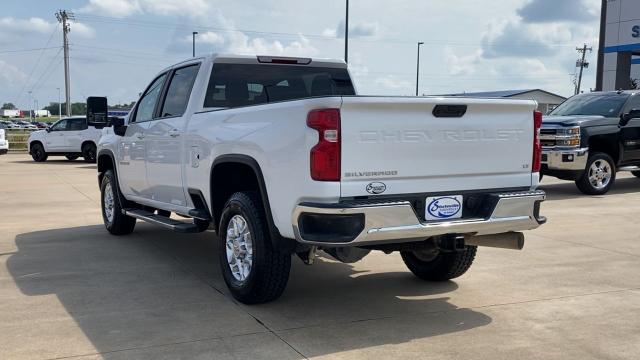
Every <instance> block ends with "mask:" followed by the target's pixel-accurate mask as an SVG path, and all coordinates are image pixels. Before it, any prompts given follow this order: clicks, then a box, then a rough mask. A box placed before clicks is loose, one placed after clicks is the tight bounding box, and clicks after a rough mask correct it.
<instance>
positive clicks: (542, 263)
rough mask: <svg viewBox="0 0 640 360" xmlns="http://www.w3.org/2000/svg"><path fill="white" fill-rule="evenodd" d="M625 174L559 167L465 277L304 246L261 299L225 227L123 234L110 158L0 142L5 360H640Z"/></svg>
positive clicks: (634, 229)
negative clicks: (517, 243)
mask: <svg viewBox="0 0 640 360" xmlns="http://www.w3.org/2000/svg"><path fill="white" fill-rule="evenodd" d="M59 159H64V158H59ZM619 175H620V179H619V181H618V183H617V185H616V186H615V187H614V190H613V191H612V193H611V194H609V195H607V196H601V197H586V196H582V195H580V194H579V193H578V191H577V189H576V188H575V186H574V185H573V183H570V182H562V181H556V180H552V179H545V181H544V184H543V186H542V188H543V189H544V190H546V191H547V193H548V197H549V199H548V201H547V202H545V203H544V204H543V214H544V215H546V216H547V217H548V218H549V223H548V224H547V225H545V226H544V227H542V228H540V229H538V230H536V231H533V232H529V233H527V242H526V245H525V249H524V250H523V251H520V252H516V251H509V250H500V249H489V248H480V249H479V251H478V257H477V259H476V262H475V264H474V266H473V267H472V268H471V270H470V271H469V272H468V273H467V274H466V275H465V276H463V277H461V278H459V279H456V280H455V281H450V282H446V283H426V282H422V281H419V280H418V279H416V278H415V277H413V276H412V275H411V273H409V271H408V270H406V268H405V267H404V265H403V263H402V261H401V260H400V257H399V256H398V255H397V254H393V255H384V254H382V253H373V254H372V255H371V256H369V257H367V258H365V259H364V260H363V261H361V262H359V263H356V264H353V265H346V264H340V263H336V262H334V261H331V260H329V259H328V258H320V259H319V260H318V261H317V263H316V264H315V265H313V266H305V265H303V264H302V263H301V262H300V261H297V260H296V261H294V266H293V268H292V272H291V278H290V282H289V286H288V288H287V290H286V291H285V293H284V295H283V296H282V298H281V299H279V300H278V301H276V302H274V303H270V304H266V305H260V306H245V305H241V304H239V303H237V302H235V301H234V300H232V298H231V296H230V295H229V294H228V292H227V290H226V288H225V286H224V282H223V280H222V278H221V276H220V275H219V272H218V261H217V255H216V252H215V250H214V242H215V241H216V238H215V236H214V235H213V234H211V233H204V234H198V235H180V234H174V233H170V232H166V231H164V230H162V229H159V228H157V227H154V226H152V225H147V224H143V223H138V226H137V228H136V231H135V232H134V234H132V235H131V236H128V237H120V238H118V237H113V236H110V235H108V234H107V232H106V231H105V229H104V227H103V225H102V220H101V217H100V198H99V190H98V187H97V181H96V170H95V166H94V165H91V164H85V163H83V162H81V161H76V162H68V161H62V160H58V158H55V157H54V158H50V161H48V162H46V163H34V162H32V161H31V159H30V158H29V157H28V156H27V155H25V154H9V155H6V156H0V359H60V358H79V359H97V358H108V359H130V358H133V359H140V358H142V359H177V358H184V359H193V358H197V359H258V358H270V359H299V358H344V359H370V358H377V359H387V358H394V359H405V358H406V359H412V358H420V359H445V358H450V359H492V360H494V359H638V358H640V179H636V178H634V177H631V176H630V175H627V174H625V173H621V174H619Z"/></svg>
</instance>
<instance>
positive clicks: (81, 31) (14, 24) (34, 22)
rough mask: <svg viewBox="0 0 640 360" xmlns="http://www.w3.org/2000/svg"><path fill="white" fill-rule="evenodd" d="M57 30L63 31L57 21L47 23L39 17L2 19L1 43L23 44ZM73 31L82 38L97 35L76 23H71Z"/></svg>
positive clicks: (0, 29)
mask: <svg viewBox="0 0 640 360" xmlns="http://www.w3.org/2000/svg"><path fill="white" fill-rule="evenodd" d="M56 28H60V31H61V29H62V27H61V25H60V24H59V23H58V22H57V21H47V20H44V19H43V18H39V17H31V18H28V19H16V18H12V17H5V18H0V43H2V42H11V43H16V42H22V41H23V40H24V39H26V38H27V37H30V36H32V35H42V34H50V33H51V32H53V31H54V30H55V29H56ZM71 31H72V32H73V33H74V34H77V35H78V36H80V37H82V38H92V37H93V36H94V35H95V31H94V30H93V28H91V27H89V26H87V25H85V24H83V23H80V22H76V21H74V22H72V23H71Z"/></svg>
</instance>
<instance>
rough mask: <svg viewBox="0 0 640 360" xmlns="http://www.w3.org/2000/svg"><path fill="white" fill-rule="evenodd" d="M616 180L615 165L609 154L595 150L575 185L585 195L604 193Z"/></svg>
mask: <svg viewBox="0 0 640 360" xmlns="http://www.w3.org/2000/svg"><path fill="white" fill-rule="evenodd" d="M615 181H616V165H615V162H614V161H613V159H612V158H611V156H609V155H607V154H605V153H601V152H597V153H594V154H592V155H590V156H589V160H588V161H587V168H586V169H585V171H584V173H582V176H581V177H580V178H579V179H578V180H576V186H577V187H578V189H579V190H580V191H582V193H584V194H587V195H604V194H606V193H607V192H608V191H609V189H611V186H613V183H614V182H615Z"/></svg>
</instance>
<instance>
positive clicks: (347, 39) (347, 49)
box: [344, 0, 349, 64]
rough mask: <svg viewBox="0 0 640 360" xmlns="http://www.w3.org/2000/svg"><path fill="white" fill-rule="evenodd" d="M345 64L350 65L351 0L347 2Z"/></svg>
mask: <svg viewBox="0 0 640 360" xmlns="http://www.w3.org/2000/svg"><path fill="white" fill-rule="evenodd" d="M344 62H345V63H347V64H348V63H349V0H347V15H346V17H345V21H344Z"/></svg>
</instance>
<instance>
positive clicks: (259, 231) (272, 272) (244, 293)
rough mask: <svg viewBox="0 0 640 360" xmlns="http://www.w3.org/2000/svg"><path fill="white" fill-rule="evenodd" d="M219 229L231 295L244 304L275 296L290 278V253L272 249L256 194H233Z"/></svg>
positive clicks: (224, 276) (221, 254)
mask: <svg viewBox="0 0 640 360" xmlns="http://www.w3.org/2000/svg"><path fill="white" fill-rule="evenodd" d="M219 229H220V232H219V234H220V238H221V239H220V241H219V246H218V248H219V256H220V267H221V270H222V276H223V278H224V281H225V283H226V284H227V286H228V287H229V290H230V291H231V294H232V295H233V297H234V298H236V299H237V300H238V301H240V302H242V303H245V304H258V303H265V302H268V301H271V300H275V299H277V298H278V297H279V296H280V295H281V294H282V292H283V291H284V289H285V287H286V286H287V282H288V280H289V270H290V268H291V255H290V254H286V253H281V252H278V251H277V250H275V249H273V247H272V245H271V239H270V236H269V231H268V228H267V219H266V216H265V212H264V209H263V207H262V202H261V201H260V197H259V195H258V194H257V193H255V192H237V193H235V194H233V195H232V196H231V198H229V200H228V201H227V203H226V205H225V207H224V210H223V212H222V217H221V219H220V228H219Z"/></svg>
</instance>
